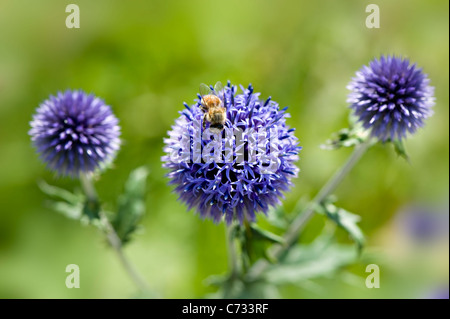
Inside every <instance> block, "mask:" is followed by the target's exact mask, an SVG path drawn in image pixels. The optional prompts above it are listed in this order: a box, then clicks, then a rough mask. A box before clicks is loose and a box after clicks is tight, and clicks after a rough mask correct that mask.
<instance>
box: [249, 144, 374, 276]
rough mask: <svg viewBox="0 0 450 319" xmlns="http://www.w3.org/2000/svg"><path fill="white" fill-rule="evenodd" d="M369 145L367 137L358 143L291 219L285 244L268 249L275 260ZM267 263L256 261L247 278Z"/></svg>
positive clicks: (294, 238) (256, 274)
mask: <svg viewBox="0 0 450 319" xmlns="http://www.w3.org/2000/svg"><path fill="white" fill-rule="evenodd" d="M370 145H371V140H370V139H368V140H367V141H365V142H364V143H362V144H360V145H358V146H357V147H356V148H355V150H354V151H353V153H352V155H351V156H350V157H349V158H348V160H347V162H345V164H344V165H343V166H342V167H341V168H340V169H339V170H338V171H337V172H336V173H335V174H334V175H333V176H332V177H331V178H330V179H329V180H328V182H327V183H326V184H325V185H324V186H323V187H322V189H321V190H320V191H319V193H318V194H317V195H316V196H315V197H314V199H313V200H312V201H311V202H310V203H309V204H308V206H307V207H306V208H305V209H304V210H303V211H302V212H301V213H300V214H299V215H298V216H297V217H296V218H295V219H294V220H293V221H292V223H291V224H290V226H289V228H288V229H287V231H286V233H285V234H284V236H283V238H284V240H285V242H286V244H285V245H274V246H273V247H272V249H271V250H270V251H269V254H270V255H271V256H272V257H273V258H274V259H275V260H276V259H278V258H280V257H281V256H282V255H283V253H284V252H286V251H287V250H288V249H289V247H290V246H291V245H292V244H293V243H294V242H295V241H296V240H297V239H298V236H299V235H300V233H301V232H302V230H303V228H304V227H305V225H306V223H307V222H308V221H309V220H310V219H311V217H312V216H313V215H314V212H315V207H316V206H317V205H319V204H320V203H322V202H323V200H324V199H325V198H327V197H328V196H330V195H331V193H332V192H333V191H334V190H335V189H336V188H337V186H339V184H340V183H341V182H342V180H343V179H344V178H345V176H347V174H348V173H349V172H350V171H351V170H352V168H353V167H354V166H355V164H356V163H358V161H359V160H360V159H361V157H362V155H363V154H364V153H365V152H366V151H367V149H368V148H369V146H370ZM268 265H269V263H268V262H267V261H266V260H263V259H261V260H259V261H257V262H256V263H255V264H254V265H253V266H252V267H251V268H250V269H249V271H248V273H247V278H248V279H250V280H252V279H256V278H258V277H259V276H260V275H261V274H262V272H263V271H264V270H265V269H266V268H267V266H268Z"/></svg>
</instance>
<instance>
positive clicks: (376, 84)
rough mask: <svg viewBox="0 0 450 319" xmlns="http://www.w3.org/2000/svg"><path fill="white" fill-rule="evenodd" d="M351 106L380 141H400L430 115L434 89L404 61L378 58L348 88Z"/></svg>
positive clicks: (358, 74)
mask: <svg viewBox="0 0 450 319" xmlns="http://www.w3.org/2000/svg"><path fill="white" fill-rule="evenodd" d="M348 89H349V90H351V93H350V94H349V96H348V100H347V101H348V102H349V103H350V107H351V108H352V109H353V110H354V113H355V115H356V116H357V117H358V120H359V121H360V122H361V123H362V125H363V127H364V128H365V129H367V130H370V132H371V135H372V136H374V137H377V138H379V139H380V140H381V141H383V142H384V141H386V140H388V139H390V140H401V139H402V138H405V137H406V134H407V132H409V133H411V134H412V133H414V132H416V130H417V129H418V128H419V127H422V126H423V125H424V120H425V119H426V118H427V117H429V116H430V115H432V110H431V108H432V106H433V105H434V97H433V93H434V88H433V87H431V86H429V80H428V78H427V75H426V74H424V73H423V72H422V69H419V68H417V67H416V65H415V64H413V65H411V64H410V63H409V61H408V60H407V59H403V60H402V58H400V57H394V56H387V57H385V56H381V58H380V59H374V60H373V61H371V62H370V64H369V66H363V67H362V69H360V70H359V71H358V72H356V76H355V77H354V78H353V79H352V81H351V82H350V84H349V85H348Z"/></svg>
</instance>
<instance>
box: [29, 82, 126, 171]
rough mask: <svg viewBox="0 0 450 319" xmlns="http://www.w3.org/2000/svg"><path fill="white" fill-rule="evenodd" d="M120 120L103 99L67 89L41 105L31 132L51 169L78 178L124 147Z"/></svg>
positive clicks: (34, 141) (110, 158)
mask: <svg viewBox="0 0 450 319" xmlns="http://www.w3.org/2000/svg"><path fill="white" fill-rule="evenodd" d="M118 122H119V121H118V120H117V118H116V117H115V116H114V114H113V113H112V111H111V108H110V107H109V106H108V105H106V104H105V103H104V102H103V100H101V99H99V98H98V97H95V96H94V95H92V94H91V95H87V94H86V93H84V92H83V91H81V90H80V91H70V90H67V91H66V92H64V93H61V92H59V93H58V94H57V96H50V98H49V99H48V100H46V101H44V102H43V103H42V104H41V105H40V106H39V107H38V109H37V111H36V114H35V115H34V116H33V120H32V121H31V122H30V125H31V130H30V131H29V134H30V135H31V140H32V141H33V144H34V146H35V147H36V149H37V151H38V152H39V153H40V156H41V158H42V160H43V161H44V162H45V163H47V165H48V167H49V168H50V169H51V170H54V171H56V172H57V173H59V174H60V175H70V176H74V177H77V176H79V174H81V173H89V172H93V171H95V170H96V169H97V168H101V167H103V166H104V165H105V164H108V163H109V162H110V161H112V159H113V158H114V156H115V154H116V152H117V151H118V150H119V148H120V139H119V136H120V127H119V125H118Z"/></svg>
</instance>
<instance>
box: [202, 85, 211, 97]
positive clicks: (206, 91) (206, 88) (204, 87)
mask: <svg viewBox="0 0 450 319" xmlns="http://www.w3.org/2000/svg"><path fill="white" fill-rule="evenodd" d="M210 93H211V88H210V87H209V86H207V85H206V84H205V83H202V84H200V95H201V96H202V97H203V96H204V95H208V94H210Z"/></svg>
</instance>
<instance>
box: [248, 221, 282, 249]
mask: <svg viewBox="0 0 450 319" xmlns="http://www.w3.org/2000/svg"><path fill="white" fill-rule="evenodd" d="M250 229H251V231H252V234H253V238H254V239H256V240H258V239H262V240H267V241H269V242H272V243H277V244H282V245H284V244H285V243H286V241H285V240H284V238H283V237H280V236H278V235H276V234H274V233H272V232H270V231H268V230H265V229H262V228H261V227H259V226H258V225H256V224H255V223H252V224H251V225H250Z"/></svg>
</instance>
